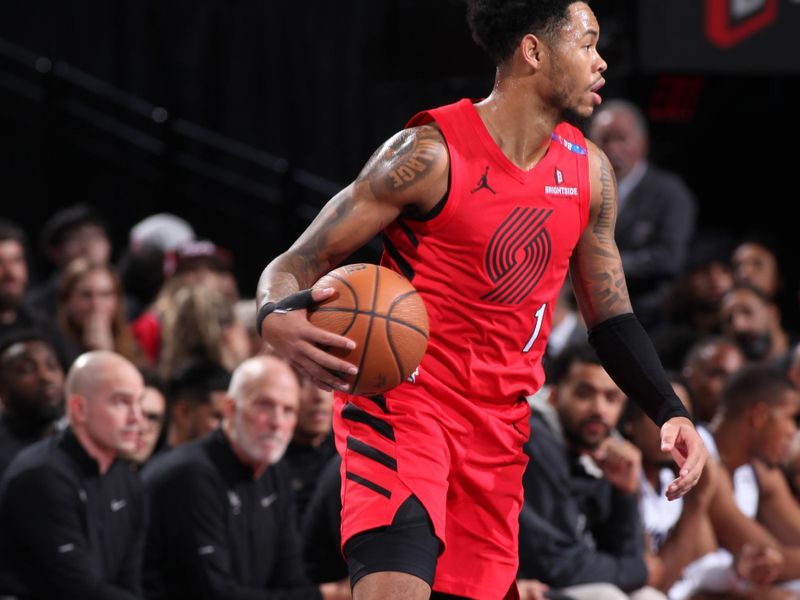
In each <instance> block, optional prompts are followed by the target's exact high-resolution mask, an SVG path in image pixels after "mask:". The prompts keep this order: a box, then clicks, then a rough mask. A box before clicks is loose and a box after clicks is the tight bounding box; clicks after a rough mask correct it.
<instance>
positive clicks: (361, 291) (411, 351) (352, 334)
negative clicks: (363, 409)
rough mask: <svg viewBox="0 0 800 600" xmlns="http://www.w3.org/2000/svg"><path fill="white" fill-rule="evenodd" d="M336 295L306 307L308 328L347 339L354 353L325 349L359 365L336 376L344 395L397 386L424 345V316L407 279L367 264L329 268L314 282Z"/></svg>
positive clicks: (415, 363) (413, 366) (415, 364)
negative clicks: (352, 372) (346, 387)
mask: <svg viewBox="0 0 800 600" xmlns="http://www.w3.org/2000/svg"><path fill="white" fill-rule="evenodd" d="M314 287H316V288H320V287H322V288H326V287H330V288H333V289H334V290H336V293H335V294H334V295H333V296H331V297H330V298H328V299H327V300H325V301H323V302H320V303H319V304H316V305H314V306H313V307H311V308H309V309H308V319H309V321H311V323H312V324H314V325H316V326H317V327H320V328H321V329H325V330H326V331H330V332H332V333H336V334H338V335H343V336H345V337H348V338H350V339H351V340H353V341H354V342H355V343H356V347H355V348H354V349H353V350H346V349H343V348H326V350H327V351H329V352H331V353H332V354H334V355H336V356H338V357H340V358H342V359H344V360H346V361H348V362H351V363H353V364H354V365H356V366H357V367H358V373H357V374H356V375H347V374H345V373H342V374H340V376H341V377H342V378H343V379H345V380H346V381H347V382H348V383H349V384H350V390H349V393H351V394H359V395H363V396H371V395H375V394H380V393H383V392H385V391H387V390H390V389H392V388H393V387H396V386H398V385H400V384H401V383H402V382H403V381H405V380H406V379H407V378H408V377H409V375H411V374H412V373H413V372H414V370H415V369H416V368H417V367H418V366H419V363H420V361H421V360H422V357H423V355H424V354H425V349H426V348H427V347H428V313H427V312H426V310H425V304H424V303H423V302H422V298H421V297H420V295H419V294H418V293H417V290H416V289H414V286H413V285H412V284H411V282H410V281H408V279H406V278H405V277H403V276H402V275H400V274H398V273H395V272H394V271H392V270H391V269H387V268H385V267H381V266H378V265H373V264H368V263H357V264H351V265H345V266H342V267H339V268H338V269H334V270H333V271H331V272H330V273H328V274H327V275H325V276H323V277H321V278H320V279H319V281H317V282H316V283H315V284H314Z"/></svg>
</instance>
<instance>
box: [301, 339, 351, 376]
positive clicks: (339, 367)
mask: <svg viewBox="0 0 800 600" xmlns="http://www.w3.org/2000/svg"><path fill="white" fill-rule="evenodd" d="M305 355H306V357H307V358H309V359H311V360H312V361H314V362H315V363H316V364H318V365H319V366H321V367H322V368H323V369H326V370H328V371H333V372H334V373H342V374H347V375H355V374H357V373H358V367H356V366H355V365H354V364H353V363H349V362H347V361H346V360H342V359H341V358H338V357H336V356H334V355H333V354H329V353H328V352H326V351H325V349H324V348H317V347H316V346H309V347H308V348H306V350H305Z"/></svg>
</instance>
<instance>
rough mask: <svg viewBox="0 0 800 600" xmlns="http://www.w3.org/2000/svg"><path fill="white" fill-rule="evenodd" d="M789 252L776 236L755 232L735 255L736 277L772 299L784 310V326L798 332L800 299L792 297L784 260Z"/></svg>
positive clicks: (735, 250)
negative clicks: (798, 300)
mask: <svg viewBox="0 0 800 600" xmlns="http://www.w3.org/2000/svg"><path fill="white" fill-rule="evenodd" d="M786 255H787V253H786V249H784V248H782V247H781V243H780V241H779V240H778V238H776V237H775V236H773V235H771V234H768V233H766V232H760V231H751V232H748V233H746V234H745V235H743V236H742V237H741V238H740V239H739V240H738V242H737V244H736V247H735V248H734V249H733V252H732V253H731V265H732V266H733V275H734V277H735V278H736V281H737V283H744V284H748V285H752V286H753V287H754V288H756V289H758V290H760V291H761V293H762V294H764V295H765V296H766V297H767V298H769V299H770V301H772V302H773V303H774V304H775V305H776V306H777V307H778V309H779V310H780V311H781V320H782V322H783V325H784V327H786V328H788V329H790V330H791V329H795V328H797V327H798V326H799V325H800V322H798V317H799V316H800V315H798V314H797V313H798V305H797V299H796V298H793V297H792V294H791V293H790V286H789V285H788V282H787V278H788V274H787V273H786V272H785V268H784V265H783V264H781V261H780V257H781V256H786Z"/></svg>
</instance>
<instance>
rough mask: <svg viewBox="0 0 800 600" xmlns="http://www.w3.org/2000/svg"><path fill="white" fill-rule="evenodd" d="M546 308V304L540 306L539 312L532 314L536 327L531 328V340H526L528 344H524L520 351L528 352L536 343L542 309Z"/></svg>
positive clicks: (542, 315)
mask: <svg viewBox="0 0 800 600" xmlns="http://www.w3.org/2000/svg"><path fill="white" fill-rule="evenodd" d="M546 307H547V302H545V303H544V304H542V305H541V306H540V307H539V310H537V311H536V313H534V316H535V317H536V326H535V327H534V328H533V333H532V334H531V339H529V340H528V343H527V344H525V347H524V348H523V349H522V351H523V352H529V351H530V349H531V348H532V347H533V343H534V342H535V341H536V338H537V337H539V332H540V331H541V330H542V319H543V318H544V309H545V308H546Z"/></svg>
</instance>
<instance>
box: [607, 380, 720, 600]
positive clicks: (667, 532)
mask: <svg viewBox="0 0 800 600" xmlns="http://www.w3.org/2000/svg"><path fill="white" fill-rule="evenodd" d="M669 379H670V383H671V384H672V387H673V389H674V390H675V394H676V395H677V396H678V397H679V398H680V399H681V401H682V402H683V404H684V406H686V408H687V410H689V411H690V412H691V409H692V405H693V403H692V401H691V399H690V395H689V389H688V387H687V386H686V384H685V383H683V381H682V380H680V378H679V377H677V376H675V375H670V376H669ZM621 427H622V429H623V430H624V431H625V434H626V435H627V436H628V437H629V439H630V440H631V441H632V442H633V444H634V445H635V446H636V447H637V448H639V450H640V451H641V453H642V488H641V495H640V501H639V502H640V507H641V514H642V519H643V523H644V527H645V533H646V534H647V543H648V544H649V547H650V551H651V552H653V553H654V554H656V555H657V556H658V557H659V558H660V559H661V563H662V565H663V569H662V570H661V571H660V574H659V578H658V581H656V582H654V585H655V587H657V588H658V589H660V590H661V591H663V592H665V593H668V595H669V598H670V600H678V599H679V598H680V599H684V598H687V597H688V596H689V595H690V594H692V593H694V592H695V590H694V589H693V587H692V586H693V582H692V580H691V578H687V579H684V571H685V570H687V568H688V569H691V568H695V569H696V568H698V567H696V566H694V565H693V563H694V562H695V561H698V560H699V559H700V558H701V557H704V556H706V555H707V554H709V553H711V552H713V551H714V550H716V549H717V542H716V537H715V536H714V530H713V527H712V525H711V520H710V519H709V515H708V507H709V504H710V502H711V499H712V497H713V495H714V492H715V489H716V487H715V486H716V478H717V468H716V464H715V462H714V461H708V462H707V463H706V466H705V467H704V469H703V475H702V477H701V479H700V482H699V483H698V485H697V486H695V487H694V488H693V489H692V490H691V491H690V492H689V493H688V494H686V496H684V497H683V498H678V499H676V500H673V501H669V500H668V499H667V498H666V495H665V494H664V490H665V489H666V486H667V485H668V484H669V482H670V481H672V480H673V479H674V478H675V471H674V469H673V466H672V465H673V463H672V457H671V456H670V454H669V453H668V452H663V451H662V450H661V436H660V431H659V429H658V427H657V426H656V424H655V423H653V421H652V420H651V419H650V418H649V417H648V416H647V415H646V414H645V413H644V412H643V411H642V410H641V408H639V406H638V405H637V404H636V403H635V402H628V404H627V406H626V408H625V415H624V417H623V423H622V425H621ZM699 564H700V563H698V565H699ZM690 565H692V566H690ZM708 566H709V565H708V563H703V564H702V567H703V568H706V567H708Z"/></svg>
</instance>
